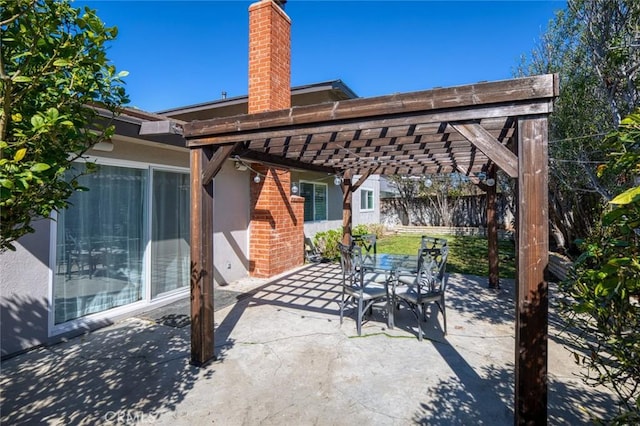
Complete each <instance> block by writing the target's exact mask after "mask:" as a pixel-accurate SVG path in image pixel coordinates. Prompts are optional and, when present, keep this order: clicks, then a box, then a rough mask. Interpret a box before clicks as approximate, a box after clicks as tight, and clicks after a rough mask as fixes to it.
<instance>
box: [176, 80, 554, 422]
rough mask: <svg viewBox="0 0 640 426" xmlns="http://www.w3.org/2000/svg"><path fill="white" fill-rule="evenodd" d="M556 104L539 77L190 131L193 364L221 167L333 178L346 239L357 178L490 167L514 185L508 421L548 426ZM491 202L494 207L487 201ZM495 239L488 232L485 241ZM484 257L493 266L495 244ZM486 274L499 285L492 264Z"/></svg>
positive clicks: (207, 333) (203, 347) (208, 325)
mask: <svg viewBox="0 0 640 426" xmlns="http://www.w3.org/2000/svg"><path fill="white" fill-rule="evenodd" d="M558 94H559V89H558V79H557V77H556V76H555V75H542V76H534V77H527V78H521V79H514V80H505V81H499V82H489V83H478V84H472V85H468V86H460V87H452V88H444V89H434V90H429V91H421V92H413V93H405V94H396V95H390V96H382V97H375V98H364V99H353V100H347V101H339V102H333V103H324V104H317V105H310V106H304V107H294V108H290V109H286V110H279V111H270V112H263V113H256V114H246V115H240V116H234V117H225V118H216V119H211V120H205V121H193V122H190V123H186V124H185V125H184V137H185V139H186V140H187V146H188V147H189V148H191V150H192V156H191V158H192V163H191V169H192V175H193V178H192V179H193V181H192V184H193V186H194V187H193V188H192V228H191V229H192V243H191V250H192V259H191V262H192V273H191V276H192V287H191V288H192V318H193V319H194V321H193V325H192V327H193V328H192V361H193V362H194V363H196V364H202V363H205V362H207V361H208V360H210V359H212V358H213V321H212V312H211V315H209V312H208V311H209V310H210V309H212V303H209V300H208V298H210V297H212V289H213V260H212V259H211V258H210V257H212V252H213V249H212V246H213V230H212V229H213V228H212V225H213V224H212V219H213V213H212V212H213V210H212V209H213V194H212V191H210V190H209V189H208V188H209V185H210V182H209V180H210V179H211V178H213V177H214V176H215V173H216V172H217V171H218V170H219V167H218V166H219V164H218V162H219V161H221V160H222V159H224V158H228V157H230V156H234V155H239V156H243V157H245V158H249V159H252V160H255V161H264V162H267V163H270V164H275V165H280V166H282V167H288V168H300V169H309V170H318V171H320V170H322V171H326V172H328V173H335V174H340V175H341V176H343V177H344V180H343V191H344V194H345V197H344V203H345V215H344V221H345V232H350V225H349V224H347V221H348V220H349V221H350V215H349V216H347V213H346V207H347V203H349V204H350V202H351V201H350V200H351V193H352V191H353V188H354V187H357V183H356V184H355V185H354V184H353V183H352V181H351V180H352V177H353V176H355V175H364V176H368V175H369V174H371V173H376V174H382V175H389V174H394V175H398V174H401V175H423V174H431V173H451V172H462V173H465V174H467V175H469V176H474V175H475V174H477V173H479V172H484V173H487V174H488V175H490V176H495V171H496V170H495V169H496V166H497V167H499V168H500V169H502V170H503V171H504V172H505V173H506V174H507V175H509V176H511V177H513V178H515V179H517V181H518V198H517V199H518V205H517V214H516V216H517V229H516V244H517V248H516V251H517V258H518V260H517V279H516V281H517V305H516V318H517V324H516V421H517V422H522V423H528V422H533V423H536V424H537V423H543V422H546V402H547V400H546V392H547V389H546V383H547V382H546V362H547V361H546V344H547V343H546V338H547V299H546V297H547V295H546V282H545V280H544V271H545V269H546V266H547V257H548V223H547V219H548V218H547V196H548V195H547V191H548V182H547V180H548V177H547V160H548V154H547V138H548V135H547V133H548V131H547V116H548V115H549V114H550V113H551V112H552V109H553V100H554V99H555V97H557V96H558ZM212 162H214V164H211V163H212ZM360 182H361V181H360ZM488 191H490V190H488ZM494 191H495V188H494ZM488 198H489V199H490V200H494V201H493V202H494V203H495V192H493V193H489V197H488ZM490 208H491V207H490ZM349 210H350V205H349ZM493 210H495V208H493ZM489 217H490V220H491V217H495V213H490V215H489ZM493 220H495V219H493ZM493 225H494V226H495V223H494V224H493ZM496 234H497V231H496V230H495V229H494V228H491V232H490V240H491V239H492V238H496V237H495V235H496ZM490 244H493V243H490ZM202 247H204V249H203V248H202ZM490 253H493V254H494V255H495V258H496V260H497V245H491V246H490ZM491 268H492V272H491V273H495V274H496V275H495V276H493V278H494V279H496V280H497V262H496V263H495V264H494V263H491ZM494 269H495V270H494ZM209 318H211V321H209Z"/></svg>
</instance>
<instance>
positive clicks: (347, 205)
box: [340, 170, 353, 246]
mask: <svg viewBox="0 0 640 426" xmlns="http://www.w3.org/2000/svg"><path fill="white" fill-rule="evenodd" d="M352 179H353V176H352V174H351V171H350V170H347V171H346V172H345V173H344V175H343V176H342V184H341V185H340V187H341V188H342V244H344V245H346V246H348V245H349V244H351V226H352V223H353V215H352V213H351V205H352V200H353V186H352V184H353V182H352Z"/></svg>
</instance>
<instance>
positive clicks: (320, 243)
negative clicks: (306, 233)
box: [313, 229, 342, 260]
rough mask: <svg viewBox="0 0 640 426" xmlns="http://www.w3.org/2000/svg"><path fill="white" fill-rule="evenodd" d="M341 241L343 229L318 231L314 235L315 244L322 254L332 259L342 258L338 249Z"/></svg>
mask: <svg viewBox="0 0 640 426" xmlns="http://www.w3.org/2000/svg"><path fill="white" fill-rule="evenodd" d="M340 241H342V230H341V229H330V230H328V231H322V232H318V233H317V234H316V235H315V236H314V237H313V244H314V245H315V246H316V249H318V251H319V252H320V254H322V257H325V258H327V259H331V260H336V259H339V258H340V251H339V250H338V243H339V242H340Z"/></svg>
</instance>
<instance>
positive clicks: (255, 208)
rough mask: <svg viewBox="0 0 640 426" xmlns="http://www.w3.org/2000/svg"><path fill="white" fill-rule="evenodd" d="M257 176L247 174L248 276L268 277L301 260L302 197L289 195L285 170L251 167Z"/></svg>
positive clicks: (256, 165) (285, 269)
mask: <svg viewBox="0 0 640 426" xmlns="http://www.w3.org/2000/svg"><path fill="white" fill-rule="evenodd" d="M252 167H253V168H254V169H255V170H256V171H257V172H259V173H261V174H263V176H261V181H260V183H258V184H256V183H255V182H253V178H254V177H255V173H252V174H251V183H250V185H251V233H250V234H251V238H250V242H249V252H250V253H251V259H250V261H249V273H250V274H251V276H254V277H271V276H274V275H277V274H281V273H283V272H285V271H288V270H289V269H291V268H293V267H295V266H298V265H301V264H302V263H303V261H304V198H302V197H298V196H295V195H289V194H290V187H291V174H290V173H289V171H288V170H286V169H278V168H275V167H267V166H264V165H258V164H253V165H252Z"/></svg>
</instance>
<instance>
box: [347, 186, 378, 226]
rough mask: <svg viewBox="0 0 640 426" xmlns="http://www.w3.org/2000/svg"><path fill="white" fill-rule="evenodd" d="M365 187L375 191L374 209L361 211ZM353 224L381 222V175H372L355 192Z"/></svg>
mask: <svg viewBox="0 0 640 426" xmlns="http://www.w3.org/2000/svg"><path fill="white" fill-rule="evenodd" d="M363 189H368V190H371V191H373V211H360V195H361V191H362V190H363ZM352 212H353V226H356V225H360V224H364V225H367V224H370V223H380V176H379V175H374V176H370V177H369V178H368V179H367V180H366V181H365V182H364V183H363V184H362V185H361V186H360V188H358V190H357V191H356V192H354V194H353V209H352Z"/></svg>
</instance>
